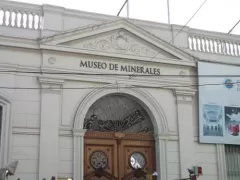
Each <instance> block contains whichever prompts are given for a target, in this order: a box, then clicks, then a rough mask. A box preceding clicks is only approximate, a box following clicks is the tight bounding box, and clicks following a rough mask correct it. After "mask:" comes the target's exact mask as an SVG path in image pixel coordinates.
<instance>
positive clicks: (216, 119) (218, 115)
mask: <svg viewBox="0 0 240 180" xmlns="http://www.w3.org/2000/svg"><path fill="white" fill-rule="evenodd" d="M203 119H204V124H203V136H223V110H222V106H219V105H213V104H204V105H203Z"/></svg>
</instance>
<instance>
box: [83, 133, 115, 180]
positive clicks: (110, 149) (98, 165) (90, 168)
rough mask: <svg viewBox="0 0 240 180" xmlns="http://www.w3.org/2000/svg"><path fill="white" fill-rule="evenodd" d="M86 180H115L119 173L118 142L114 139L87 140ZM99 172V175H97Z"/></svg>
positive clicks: (85, 151) (85, 150) (85, 153)
mask: <svg viewBox="0 0 240 180" xmlns="http://www.w3.org/2000/svg"><path fill="white" fill-rule="evenodd" d="M84 144H85V148H84V158H85V159H84V164H85V167H84V175H85V180H94V179H98V180H99V179H115V178H114V177H118V171H117V167H118V164H117V141H116V140H114V139H98V138H95V139H92V138H90V139H88V138H85V142H84ZM97 170H101V171H103V172H100V171H98V172H99V173H105V174H96V172H97Z"/></svg>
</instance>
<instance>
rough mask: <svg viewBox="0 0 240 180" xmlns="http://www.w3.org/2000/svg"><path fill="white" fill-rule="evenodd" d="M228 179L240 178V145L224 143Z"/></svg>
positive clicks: (237, 179)
mask: <svg viewBox="0 0 240 180" xmlns="http://www.w3.org/2000/svg"><path fill="white" fill-rule="evenodd" d="M225 155H226V168H227V176H228V180H239V179H240V145H225Z"/></svg>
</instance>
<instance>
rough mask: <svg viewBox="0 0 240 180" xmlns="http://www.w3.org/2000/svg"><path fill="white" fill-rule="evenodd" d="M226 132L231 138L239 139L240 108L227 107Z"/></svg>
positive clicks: (225, 109)
mask: <svg viewBox="0 0 240 180" xmlns="http://www.w3.org/2000/svg"><path fill="white" fill-rule="evenodd" d="M224 112H225V132H226V135H227V136H228V137H229V136H230V137H233V136H235V137H237V136H238V137H239V136H240V135H239V125H240V107H231V106H225V107H224Z"/></svg>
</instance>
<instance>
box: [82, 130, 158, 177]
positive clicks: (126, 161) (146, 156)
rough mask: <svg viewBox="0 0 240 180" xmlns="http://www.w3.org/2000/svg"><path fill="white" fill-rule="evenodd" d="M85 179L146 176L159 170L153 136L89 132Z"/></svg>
mask: <svg viewBox="0 0 240 180" xmlns="http://www.w3.org/2000/svg"><path fill="white" fill-rule="evenodd" d="M84 153H85V156H84V157H85V163H84V164H85V168H84V173H85V180H100V179H101V180H106V179H116V180H117V179H118V180H127V179H128V180H135V179H138V180H140V179H145V175H146V174H147V173H151V174H152V173H153V172H154V170H155V148H154V139H153V136H152V135H143V134H122V133H113V132H110V133H109V132H108V133H106V132H104V133H103V132H87V133H86V136H85V152H84Z"/></svg>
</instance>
